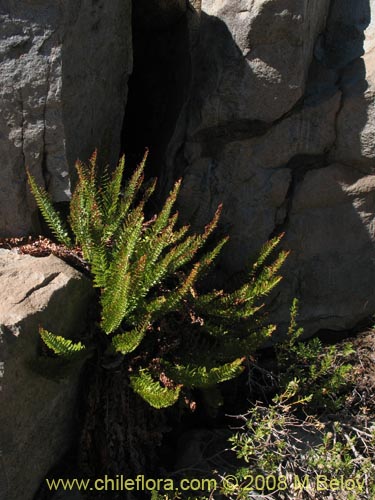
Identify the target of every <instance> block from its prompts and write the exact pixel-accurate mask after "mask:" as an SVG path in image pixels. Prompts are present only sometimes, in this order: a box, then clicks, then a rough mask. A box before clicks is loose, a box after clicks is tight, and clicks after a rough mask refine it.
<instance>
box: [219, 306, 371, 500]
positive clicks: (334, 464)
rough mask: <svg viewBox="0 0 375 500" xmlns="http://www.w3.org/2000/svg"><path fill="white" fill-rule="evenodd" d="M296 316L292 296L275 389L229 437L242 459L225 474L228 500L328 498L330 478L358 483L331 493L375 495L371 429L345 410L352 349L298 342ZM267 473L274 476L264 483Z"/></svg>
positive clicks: (349, 496) (343, 496)
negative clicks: (356, 422) (355, 423)
mask: <svg viewBox="0 0 375 500" xmlns="http://www.w3.org/2000/svg"><path fill="white" fill-rule="evenodd" d="M296 316H297V302H296V301H294V303H293V307H292V319H291V325H290V328H289V336H288V338H287V339H286V340H285V342H283V343H282V344H280V345H278V346H276V353H277V362H278V367H277V369H275V372H276V374H275V376H276V377H278V384H279V391H278V394H277V395H276V396H274V397H273V399H272V401H270V402H267V401H266V402H255V403H254V404H253V405H252V407H251V408H250V410H249V411H248V412H247V413H246V414H244V415H239V416H238V419H239V420H240V421H241V422H242V424H241V427H240V429H241V430H239V431H238V432H237V433H235V434H234V435H233V436H232V437H231V438H230V443H231V445H232V450H233V451H235V452H236V455H237V457H238V458H239V459H240V460H241V461H242V462H244V463H245V464H246V465H245V466H241V467H239V469H238V470H237V472H236V474H235V475H234V476H230V477H229V479H228V478H226V477H225V476H224V477H222V492H223V493H224V494H225V495H226V498H229V499H230V500H244V499H256V498H259V497H261V498H267V499H270V500H278V499H283V500H293V499H298V500H305V499H306V500H312V499H314V500H320V499H326V498H327V499H329V498H332V491H331V488H330V486H329V485H331V481H334V483H332V484H334V485H335V487H337V484H336V482H335V481H336V480H337V478H341V477H342V478H344V479H351V480H354V481H355V482H356V485H357V486H356V487H355V491H344V490H342V489H340V490H339V489H336V490H334V492H335V493H334V495H335V496H334V498H337V499H345V500H354V499H359V498H360V499H367V498H375V427H374V426H373V425H369V423H367V422H366V423H365V425H364V426H363V425H362V424H359V425H358V426H356V425H353V416H348V415H346V411H345V395H347V394H348V392H349V393H350V391H348V388H349V385H350V376H349V375H350V373H351V371H352V369H353V367H352V365H351V364H350V363H349V362H348V359H349V357H350V356H351V355H352V354H353V352H354V351H353V348H352V346H351V344H349V343H346V344H345V343H344V344H343V345H341V346H340V347H339V348H338V347H337V346H326V347H325V346H323V345H322V343H321V342H320V341H319V340H318V339H312V340H310V341H307V342H302V341H299V338H300V336H301V334H302V333H303V330H302V329H301V328H297V323H296ZM343 389H346V393H345V392H344V391H343ZM332 411H335V413H334V414H332V413H331V412H332ZM340 412H341V413H340ZM340 415H342V416H343V418H342V421H338V420H337V419H339V418H340ZM256 477H258V478H260V480H258V481H257V482H255V481H254V478H256ZM267 478H270V479H273V478H276V480H275V481H273V482H272V481H270V480H269V481H268V483H267V481H266V479H267ZM319 478H323V479H319ZM319 481H323V482H319ZM267 484H268V485H272V487H271V488H269V487H268V488H267ZM254 485H258V488H254ZM325 485H327V487H325ZM358 485H359V486H358Z"/></svg>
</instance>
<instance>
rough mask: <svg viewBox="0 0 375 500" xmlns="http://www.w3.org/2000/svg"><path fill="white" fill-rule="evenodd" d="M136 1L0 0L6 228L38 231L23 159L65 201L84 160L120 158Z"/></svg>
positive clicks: (1, 189) (0, 138)
mask: <svg viewBox="0 0 375 500" xmlns="http://www.w3.org/2000/svg"><path fill="white" fill-rule="evenodd" d="M130 4H131V1H130V0H115V1H113V2H110V5H109V3H108V2H105V1H104V0H98V1H96V2H91V1H89V0H83V1H81V2H76V1H75V0H68V1H66V2H48V1H38V2H30V0H17V1H13V0H6V1H2V2H0V107H1V114H0V153H1V171H2V182H1V186H0V236H6V237H9V236H22V235H25V234H28V233H30V232H31V231H33V230H34V231H36V230H37V229H38V220H37V217H36V208H35V204H34V201H33V200H32V198H31V195H30V193H29V191H28V188H27V185H26V174H25V166H28V167H29V168H30V170H31V172H32V173H33V174H34V176H35V177H36V178H37V180H38V182H39V183H40V184H41V185H44V186H45V187H46V188H47V190H48V191H49V193H50V194H51V196H52V198H53V200H54V201H55V202H61V201H67V200H68V199H69V196H70V191H71V178H72V175H71V174H73V179H74V172H72V168H73V166H74V162H75V161H76V159H77V158H80V159H81V160H83V161H86V160H87V159H88V157H89V156H90V155H91V154H92V152H93V150H94V149H95V148H99V151H100V153H101V154H102V155H103V157H105V158H106V161H109V162H111V163H112V164H113V163H114V162H116V161H117V157H118V154H119V148H120V135H121V127H122V121H123V115H124V110H125V104H126V96H127V79H128V75H129V74H130V73H131V71H132V43H131V5H130ZM109 95H110V96H111V98H110V99H108V96H109Z"/></svg>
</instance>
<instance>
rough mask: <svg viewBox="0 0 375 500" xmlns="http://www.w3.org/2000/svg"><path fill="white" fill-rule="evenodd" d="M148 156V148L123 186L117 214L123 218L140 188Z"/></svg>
mask: <svg viewBox="0 0 375 500" xmlns="http://www.w3.org/2000/svg"><path fill="white" fill-rule="evenodd" d="M147 156H148V150H146V152H145V154H144V157H143V159H142V161H141V163H140V164H139V165H138V167H137V168H136V169H135V171H134V173H133V175H132V176H131V178H130V180H129V182H128V183H127V186H126V188H125V191H124V194H123V200H122V202H121V204H120V208H119V212H118V216H119V217H120V218H121V219H123V218H124V217H125V216H126V215H127V213H128V211H129V209H130V207H131V205H132V204H133V203H134V200H135V198H136V196H137V194H138V192H139V190H140V188H141V185H142V182H143V179H144V173H143V172H144V168H145V164H146V160H147Z"/></svg>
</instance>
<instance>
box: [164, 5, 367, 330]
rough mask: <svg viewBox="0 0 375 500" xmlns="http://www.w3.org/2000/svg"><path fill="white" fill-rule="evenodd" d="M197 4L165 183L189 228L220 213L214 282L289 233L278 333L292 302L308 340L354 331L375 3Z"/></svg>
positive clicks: (362, 308)
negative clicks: (176, 181) (223, 241)
mask: <svg viewBox="0 0 375 500" xmlns="http://www.w3.org/2000/svg"><path fill="white" fill-rule="evenodd" d="M200 4H201V11H198V10H197V11H195V12H192V11H189V12H188V14H187V16H188V24H189V26H190V53H189V56H190V60H191V81H190V83H189V86H188V88H187V90H186V94H187V98H186V100H185V102H184V104H183V105H182V106H181V109H180V115H179V119H178V121H177V125H176V128H175V130H174V133H173V135H172V136H171V139H170V141H169V145H168V148H167V150H166V153H165V162H164V175H163V183H164V185H165V186H166V189H168V188H169V187H170V186H171V184H172V179H173V178H177V177H179V176H182V177H183V178H184V182H183V187H182V192H181V199H180V207H179V208H180V209H181V215H182V217H184V218H185V219H186V220H188V221H189V222H191V223H192V224H193V227H194V228H202V227H203V226H204V225H205V224H206V223H207V222H208V220H210V218H211V217H212V215H213V212H214V210H215V208H216V207H217V205H218V204H219V203H220V202H223V204H224V210H223V215H222V221H221V225H222V230H223V232H226V233H229V235H230V237H231V239H230V242H229V245H228V246H227V248H226V249H225V250H224V253H223V258H222V260H221V266H220V268H221V272H222V276H221V278H222V281H224V280H227V279H228V278H229V279H232V280H234V281H236V279H237V275H238V276H241V275H242V274H243V271H244V270H245V269H246V267H247V265H248V263H249V262H250V261H251V260H252V259H254V257H255V255H256V253H257V251H258V250H259V248H260V247H261V245H262V244H263V243H264V242H265V241H266V239H268V238H269V237H270V236H272V235H273V234H275V233H277V232H279V231H281V230H282V231H285V232H286V237H285V239H284V243H283V245H284V246H285V247H286V248H288V249H290V250H291V255H290V257H289V259H288V263H287V265H286V267H285V268H284V274H285V276H286V277H287V278H286V279H285V280H284V283H283V285H282V287H281V288H280V291H281V293H280V296H279V298H278V302H277V305H276V306H275V311H276V312H275V318H276V320H278V321H280V320H281V321H287V317H288V305H289V304H290V300H291V298H292V297H298V298H299V299H300V303H301V315H300V319H301V320H302V324H303V326H304V327H305V330H306V333H307V334H311V333H314V332H316V331H317V330H319V329H324V328H329V329H334V330H340V329H343V328H350V327H353V326H354V325H355V324H356V323H357V322H358V321H359V320H362V319H364V318H366V317H368V316H369V315H371V314H373V311H374V310H375V293H374V292H375V285H374V283H375V265H374V262H375V251H374V240H375V235H374V227H375V218H374V212H375V206H374V202H373V200H375V192H374V189H375V186H374V182H373V181H374V174H375V75H374V46H375V39H374V33H375V29H374V28H375V25H374V18H375V1H374V0H328V1H319V2H310V1H307V0H304V1H301V2H294V1H291V0H255V1H252V2H248V1H245V0H236V1H234V0H202V1H201V2H200ZM371 19H372V21H371Z"/></svg>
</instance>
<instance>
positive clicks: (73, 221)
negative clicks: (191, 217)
mask: <svg viewBox="0 0 375 500" xmlns="http://www.w3.org/2000/svg"><path fill="white" fill-rule="evenodd" d="M146 157H147V154H146V155H145V157H144V159H143V161H142V162H141V164H140V165H139V166H138V168H137V169H136V170H135V171H134V173H133V174H132V176H131V177H130V179H129V180H128V182H127V183H126V184H125V187H124V189H122V179H123V172H124V166H125V162H124V158H122V159H121V161H120V162H119V164H118V166H117V168H116V169H115V171H114V172H113V173H112V175H110V174H109V172H108V171H107V170H105V171H104V173H103V174H102V175H99V174H98V168H97V158H96V154H94V155H93V156H92V157H91V159H90V161H89V164H88V165H87V166H86V165H84V164H82V163H81V162H77V164H76V168H77V173H78V183H77V186H76V188H75V190H74V193H73V196H72V199H71V202H70V214H69V217H68V221H67V222H68V224H66V223H65V222H64V221H63V220H62V219H61V218H60V216H59V214H58V213H57V212H56V210H55V209H54V207H53V205H52V203H51V201H50V199H49V197H48V195H47V193H46V192H45V191H44V190H43V189H42V188H40V187H39V186H38V185H37V184H36V182H35V180H34V178H33V177H32V176H31V175H30V173H29V172H28V178H29V184H30V187H31V191H32V193H33V194H34V197H35V199H36V202H37V204H38V207H39V209H40V211H41V213H42V214H43V216H44V218H45V220H46V222H47V223H48V225H49V227H50V228H51V230H52V231H53V233H54V235H55V236H56V238H57V239H58V240H59V241H60V242H61V243H62V244H63V245H65V246H67V247H69V248H71V249H72V251H74V249H79V250H81V251H82V253H83V258H84V261H85V262H86V263H87V266H88V267H89V269H90V272H91V276H92V281H93V286H94V287H96V288H98V289H99V292H100V298H99V302H100V310H101V319H100V329H101V331H102V332H104V333H105V334H106V335H107V338H108V349H107V353H111V352H112V353H114V354H115V353H120V354H121V355H123V356H124V362H126V363H127V364H128V373H129V381H130V384H131V386H132V388H133V389H134V391H135V392H136V393H137V394H139V395H140V396H141V397H142V398H143V399H145V400H146V401H147V402H148V403H149V404H150V405H152V406H153V407H155V408H162V407H166V406H170V405H172V404H173V403H175V402H176V401H177V400H178V398H179V396H180V392H181V390H182V389H183V388H184V390H185V396H186V394H188V393H186V390H188V389H191V388H203V389H204V390H208V391H210V390H211V389H212V390H213V388H214V387H215V386H216V385H217V384H219V383H221V382H223V381H225V380H230V379H232V378H234V377H236V376H237V375H239V374H240V373H241V372H242V371H243V369H244V365H243V363H244V360H245V357H246V356H247V355H248V354H249V353H251V352H252V351H253V350H254V349H255V348H256V347H257V346H259V344H260V343H261V342H262V341H264V339H265V338H266V337H268V336H269V335H270V334H271V333H272V332H273V331H274V330H275V325H265V324H264V319H263V315H262V308H263V306H264V303H263V300H264V297H265V296H266V295H268V294H269V293H270V292H271V290H273V289H274V287H275V286H276V285H277V284H278V283H279V281H280V279H281V277H280V275H279V274H278V271H279V269H280V267H281V265H282V264H283V262H284V260H285V258H286V256H287V252H284V251H282V252H280V253H279V254H278V255H277V256H276V258H272V256H271V254H272V252H273V251H274V250H275V248H276V247H277V245H278V244H279V242H280V238H281V236H280V237H277V238H274V239H272V240H271V241H270V242H268V243H267V244H266V245H265V246H264V247H263V249H262V250H261V252H260V256H259V258H258V260H257V261H256V262H255V264H254V265H253V267H252V269H251V272H250V275H249V278H248V280H247V281H246V282H245V283H244V284H243V285H242V286H241V287H239V288H238V289H236V290H234V291H233V292H230V293H227V292H224V291H223V290H212V291H211V292H208V293H202V294H200V293H199V292H198V290H197V287H196V285H197V282H198V281H199V280H200V279H201V278H202V276H204V274H205V273H206V272H207V270H208V269H209V268H210V266H211V265H212V263H213V261H214V259H215V258H216V257H217V255H218V254H219V252H220V251H221V249H222V247H223V246H224V245H225V243H226V242H227V238H223V239H221V241H219V243H217V244H216V245H214V246H213V248H212V249H211V250H209V251H207V252H206V253H203V252H202V249H203V247H204V246H205V245H206V242H207V240H208V238H209V236H210V235H211V234H212V232H213V231H214V229H215V228H216V226H217V223H218V220H219V217H220V212H221V207H220V206H219V208H218V209H217V211H216V213H215V215H214V217H213V219H212V221H211V222H210V223H209V224H208V225H207V226H206V227H205V230H204V232H203V233H202V234H191V233H190V232H189V226H188V225H185V226H182V227H178V228H177V222H178V213H177V212H175V213H172V212H173V207H174V204H175V202H176V198H177V195H178V192H179V189H180V186H181V180H179V181H177V182H176V184H175V185H174V187H173V189H172V191H171V192H170V194H169V197H168V198H167V200H166V201H165V203H164V205H163V207H162V209H161V211H160V212H159V213H158V214H157V215H156V216H154V217H153V218H151V219H150V220H146V217H145V213H144V207H145V204H146V202H147V201H148V199H149V197H150V196H151V195H152V193H153V191H154V189H155V185H156V184H155V182H153V183H151V184H150V185H149V186H148V187H144V184H143V175H144V174H143V172H144V167H145V162H146ZM267 262H268V263H267ZM40 333H41V336H42V339H43V340H44V342H45V343H46V345H47V346H48V347H50V348H51V349H52V350H53V351H54V352H55V353H56V354H58V355H61V356H64V355H67V356H70V357H71V356H72V355H73V354H74V352H81V351H82V349H83V346H82V344H81V343H78V344H73V343H72V342H71V341H70V340H68V339H64V338H62V337H60V336H57V335H54V334H52V333H50V332H46V331H45V330H41V332H40Z"/></svg>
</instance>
